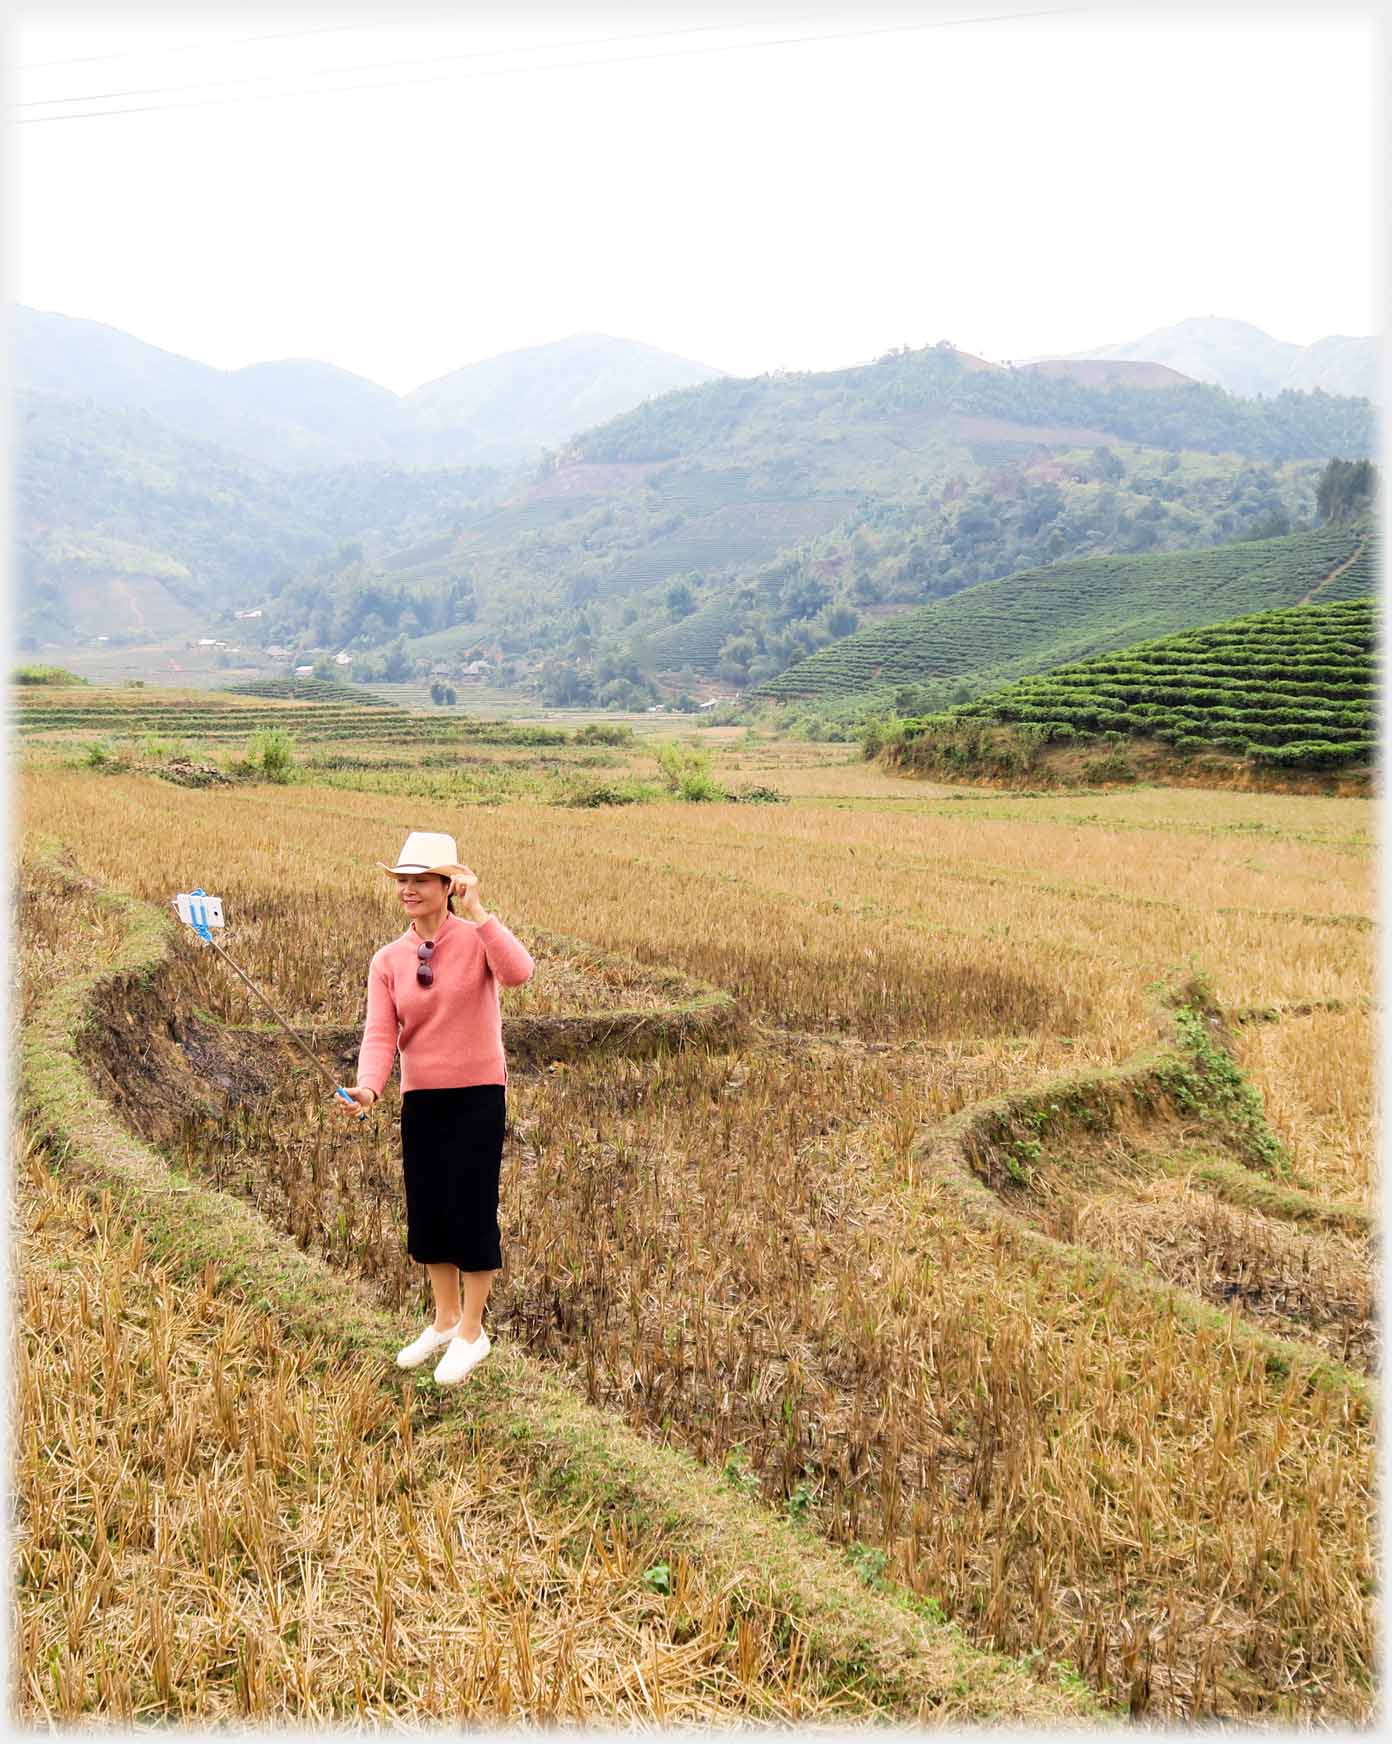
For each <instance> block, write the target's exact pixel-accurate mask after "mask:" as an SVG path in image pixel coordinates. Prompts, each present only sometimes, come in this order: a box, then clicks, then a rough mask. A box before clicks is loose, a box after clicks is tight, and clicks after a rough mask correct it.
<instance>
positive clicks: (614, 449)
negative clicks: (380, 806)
mask: <svg viewBox="0 0 1392 1744" xmlns="http://www.w3.org/2000/svg"><path fill="white" fill-rule="evenodd" d="M1143 438H1144V439H1145V440H1143ZM1372 438H1373V418H1372V411H1371V407H1369V406H1368V404H1367V403H1366V402H1364V401H1341V400H1333V399H1329V398H1327V397H1323V396H1306V395H1287V396H1283V397H1282V398H1281V399H1280V400H1278V401H1275V402H1267V403H1261V402H1244V401H1238V400H1233V399H1232V398H1230V396H1228V395H1225V394H1223V393H1221V392H1220V391H1218V390H1216V389H1213V388H1207V387H1202V386H1198V385H1192V386H1189V387H1181V388H1168V389H1165V388H1160V389H1157V388H1144V389H1142V388H1119V387H1112V388H1101V387H1089V386H1087V385H1084V384H1079V383H1077V382H1074V381H1070V380H1051V379H1049V378H1047V377H1043V376H1036V375H1030V374H1029V373H1027V372H1023V371H1014V372H1012V371H1009V370H1004V369H993V368H973V367H971V365H970V363H969V362H968V361H966V360H963V359H962V358H961V357H959V356H958V355H957V354H955V353H953V352H951V351H944V350H942V349H940V348H937V347H934V348H930V349H929V350H926V351H923V352H913V353H907V352H905V353H892V354H890V355H889V356H887V357H886V358H885V359H883V360H881V362H880V363H878V364H871V365H866V366H864V367H862V368H859V369H854V370H843V371H833V372H827V373H824V374H809V375H790V376H768V377H760V378H755V379H751V380H744V381H736V380H730V379H726V380H721V381H716V382H712V383H709V384H707V385H705V386H703V387H697V388H690V389H685V390H680V391H678V392H675V393H671V394H665V395H662V396H660V397H659V398H657V399H654V400H651V401H649V402H647V403H646V404H645V405H644V406H642V407H640V408H638V409H637V410H636V411H634V412H631V413H628V414H626V415H625V416H624V417H622V418H619V419H615V420H612V421H611V422H610V423H608V424H607V425H604V426H602V427H601V428H599V429H598V430H595V431H591V432H588V433H587V434H585V435H584V436H582V437H580V438H577V439H576V440H575V441H574V442H573V443H571V444H570V445H569V446H568V447H567V448H566V449H565V450H564V451H562V452H561V453H560V454H558V455H555V456H553V457H552V458H551V459H550V460H549V461H548V462H547V463H546V464H545V465H543V466H542V467H541V468H540V469H539V470H538V476H537V477H536V478H535V479H534V481H533V482H532V483H531V484H530V486H529V487H528V488H526V489H525V490H523V491H520V492H518V493H517V495H516V496H515V497H514V498H513V499H512V501H511V502H509V503H508V504H507V505H506V506H505V507H503V508H501V509H500V510H499V511H498V512H497V514H496V516H495V517H493V518H492V519H491V520H490V521H488V522H487V523H483V522H476V523H474V524H473V525H471V526H470V527H469V528H468V529H466V530H465V532H464V534H463V535H462V536H461V537H460V539H459V541H458V542H457V544H456V545H455V546H454V547H453V548H452V549H451V550H450V551H449V552H448V553H443V552H442V553H437V555H436V556H435V557H434V559H433V560H432V563H431V564H428V565H426V566H423V567H421V566H410V565H404V564H403V565H402V566H401V567H400V568H396V569H394V570H393V577H394V578H395V579H397V580H401V581H403V582H407V583H409V584H410V585H411V586H413V587H414V588H416V589H417V590H418V591H419V592H420V593H422V594H425V593H429V592H430V591H431V590H435V591H436V592H437V593H438V591H439V590H442V589H443V588H444V587H445V586H446V585H447V583H448V581H449V580H450V578H451V576H452V575H453V576H454V577H455V578H456V579H457V574H458V571H459V569H460V568H461V566H462V567H463V569H464V570H466V571H467V574H468V577H469V579H470V583H471V586H472V591H473V598H474V600H475V602H476V607H477V610H476V616H475V618H474V619H472V620H471V621H470V622H469V624H468V625H467V626H464V627H462V628H455V627H451V628H448V629H444V630H433V631H432V632H431V634H429V635H428V636H425V637H421V636H411V635H408V638H407V642H406V649H407V652H408V653H409V654H412V655H416V656H419V657H423V658H427V659H430V660H432V661H442V662H446V663H447V662H449V661H450V660H451V659H455V658H457V657H459V656H460V655H462V654H466V653H468V652H469V651H470V650H471V649H472V648H474V647H475V646H476V645H477V643H478V641H479V639H480V638H482V639H483V640H484V641H485V642H487V643H488V644H489V645H491V646H494V647H495V648H496V649H497V650H499V652H500V654H501V656H502V657H503V658H504V659H506V660H509V661H511V662H512V664H513V669H514V672H515V673H516V674H518V675H519V676H521V677H522V678H524V679H526V680H527V681H528V682H532V683H536V684H539V685H540V686H541V687H542V694H543V695H545V696H546V697H547V699H548V700H550V701H555V702H570V701H577V702H588V701H590V700H592V699H596V698H598V699H601V700H610V699H614V700H618V699H622V700H624V701H625V703H626V704H631V703H634V702H636V701H641V700H642V699H643V695H642V694H640V692H641V686H642V685H644V684H646V685H648V686H649V692H648V693H650V687H651V683H652V681H653V680H654V679H655V678H657V679H660V680H661V682H662V683H663V684H665V685H667V686H669V687H670V688H671V689H672V690H677V691H679V690H680V689H681V688H683V687H687V688H689V687H690V686H691V685H692V684H694V683H697V682H698V681H700V680H701V679H703V678H706V677H709V676H718V677H720V678H722V679H724V680H725V681H726V682H728V683H731V684H735V685H741V684H744V683H746V682H755V683H757V682H758V681H759V680H761V679H764V678H767V677H770V676H772V675H773V674H774V673H776V672H777V671H780V670H782V669H783V668H784V667H786V666H788V665H790V664H792V663H793V662H794V661H795V660H797V659H798V658H799V657H801V656H804V655H806V654H809V653H811V652H812V651H813V650H815V649H816V648H818V647H820V646H824V645H826V644H828V643H830V642H832V641H834V640H836V639H837V638H838V637H840V636H844V635H845V634H847V633H848V632H849V631H852V630H854V629H856V628H857V626H858V625H859V623H860V622H861V621H862V620H861V614H862V613H874V612H876V611H882V610H885V609H890V608H900V607H908V606H912V605H918V604H921V603H923V602H925V601H927V600H931V599H934V598H943V597H947V596H948V595H950V594H953V593H956V592H959V591H960V590H961V589H962V588H964V587H968V586H971V585H972V584H974V583H977V582H982V581H986V580H991V579H995V578H998V577H1001V576H1005V575H1008V574H1010V573H1012V572H1013V571H1015V570H1019V569H1022V568H1027V567H1030V566H1031V565H1035V564H1040V563H1045V562H1048V561H1050V560H1053V559H1062V558H1066V557H1068V556H1071V555H1080V554H1083V553H1089V554H1091V553H1100V552H1106V551H1112V550H1120V551H1139V550H1145V549H1157V550H1165V549H1178V548H1182V547H1186V546H1194V545H1202V544H1212V543H1219V542H1221V541H1222V540H1224V539H1225V538H1227V539H1231V538H1233V537H1235V536H1237V535H1238V534H1243V533H1258V532H1267V533H1271V534H1276V533H1282V532H1286V531H1289V530H1290V529H1291V528H1292V527H1294V526H1297V525H1299V524H1300V523H1301V522H1302V521H1304V522H1306V523H1307V524H1308V522H1309V520H1310V519H1311V518H1312V516H1313V506H1314V498H1313V491H1314V482H1315V479H1316V476H1317V473H1318V471H1319V467H1320V464H1321V461H1320V459H1319V457H1320V456H1323V455H1325V454H1326V453H1334V452H1338V453H1345V452H1347V453H1363V452H1368V451H1370V449H1371V446H1372ZM284 604H285V605H286V606H287V607H288V608H289V609H288V610H287V613H286V617H285V620H284V622H283V625H282V628H281V629H280V631H279V636H280V639H281V640H282V641H284V640H286V639H287V638H288V637H289V636H291V635H293V634H295V633H297V628H298V627H302V626H303V623H304V621H305V616H306V611H305V607H304V606H303V605H296V602H295V599H294V597H293V592H288V593H287V595H286V597H285V600H284ZM687 619H694V620H695V621H694V622H692V623H690V624H689V625H687V624H686V622H685V620H687ZM335 623H336V628H335V634H340V633H342V632H344V631H346V632H348V633H350V634H351V633H352V630H353V624H354V617H353V613H352V611H351V609H348V610H345V611H344V612H342V613H341V614H340V617H339V618H338V619H336V620H335ZM606 687H608V689H607V693H606ZM625 687H627V688H625Z"/></svg>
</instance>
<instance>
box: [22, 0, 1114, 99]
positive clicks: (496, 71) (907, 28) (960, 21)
mask: <svg viewBox="0 0 1392 1744" xmlns="http://www.w3.org/2000/svg"><path fill="white" fill-rule="evenodd" d="M1094 10H1095V7H1094V6H1058V7H1049V8H1046V9H1041V10H1035V11H1030V12H1002V13H996V14H993V15H991V16H988V17H972V18H944V19H935V20H933V21H932V22H930V23H925V24H890V25H881V26H877V27H874V28H871V29H868V30H844V31H832V32H826V33H823V34H821V35H818V36H788V37H775V38H772V39H770V40H768V41H764V42H754V43H722V44H717V45H714V46H712V47H709V48H693V49H679V50H677V51H676V52H675V53H672V54H645V55H616V56H611V57H610V58H609V59H607V60H601V61H573V60H571V61H553V62H551V63H550V64H548V65H539V66H532V67H500V68H491V69H489V70H488V71H484V72H477V73H466V74H463V75H460V74H456V73H446V74H444V75H442V76H441V77H440V78H423V79H390V80H386V81H382V82H368V83H366V84H361V85H320V86H311V87H307V88H304V89H301V90H298V91H269V92H265V93H264V94H255V93H249V94H247V95H244V96H240V97H214V98H211V99H209V100H207V101H203V102H197V101H195V102H188V103H145V104H138V105H134V106H132V107H130V108H127V109H89V110H82V111H79V112H78V113H76V114H71V115H20V116H17V117H15V118H14V119H13V120H11V121H10V123H9V125H10V126H12V127H40V126H45V125H48V124H50V123H53V122H58V121H99V120H103V119H105V118H107V117H109V116H110V117H115V116H122V115H159V114H164V113H166V112H167V111H170V110H174V109H214V108H224V107H227V106H228V105H235V104H238V103H274V102H276V101H277V100H279V99H282V98H287V97H289V98H295V97H336V96H347V95H351V94H352V93H354V92H357V91H390V90H400V89H402V88H403V87H407V86H415V85H434V84H448V83H465V82H468V81H470V80H473V79H485V78H497V77H507V76H508V75H509V74H513V73H551V72H575V71H584V70H587V69H588V68H590V67H613V66H626V65H631V64H633V63H634V62H637V61H652V60H660V61H675V60H684V59H687V58H688V57H689V56H691V55H698V54H730V53H735V52H739V51H741V50H744V51H753V50H757V49H765V48H788V47H792V46H794V45H797V44H801V43H809V42H843V41H846V40H848V39H851V38H855V37H867V36H886V35H891V34H903V33H905V32H911V31H924V30H955V29H961V28H964V27H966V26H970V25H978V24H1010V23H1020V22H1023V21H1027V20H1032V19H1036V18H1058V17H1064V16H1068V15H1076V14H1078V13H1082V12H1091V11H1094ZM693 28H703V29H704V28H709V27H706V26H700V27H693ZM658 34H666V33H662V32H659V33H658ZM169 88H170V89H175V90H177V89H180V88H181V87H178V86H174V87H169ZM70 101H72V102H75V103H76V102H84V101H90V99H85V98H80V97H74V98H71V99H70Z"/></svg>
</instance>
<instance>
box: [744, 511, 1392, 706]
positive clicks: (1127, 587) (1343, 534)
mask: <svg viewBox="0 0 1392 1744" xmlns="http://www.w3.org/2000/svg"><path fill="white" fill-rule="evenodd" d="M1377 556H1378V546H1377V539H1376V534H1375V532H1374V531H1373V529H1372V526H1371V524H1370V523H1369V522H1367V521H1366V520H1365V521H1360V522H1357V523H1353V524H1348V525H1339V526H1332V527H1323V528H1320V529H1319V530H1318V531H1316V532H1309V533H1293V534H1289V535H1287V536H1286V537H1284V538H1279V539H1263V540H1243V541H1240V542H1238V543H1235V544H1228V545H1218V546H1214V547H1211V548H1210V549H1208V550H1199V551H1172V552H1163V553H1146V554H1143V555H1138V556H1110V557H1091V558H1084V559H1081V560H1080V561H1077V562H1060V563H1054V564H1050V565H1049V566H1048V567H1047V568H1043V569H1033V570H1027V571H1025V572H1023V573H1022V574H1018V575H1011V576H1007V577H1006V578H1004V579H1003V580H1001V581H993V582H987V583H984V584H983V585H981V586H978V587H973V588H968V589H967V590H966V591H965V592H962V593H959V594H956V595H954V597H953V598H951V599H948V600H943V601H941V602H938V603H936V604H933V605H929V606H924V607H921V608H919V609H917V610H915V611H911V612H906V613H904V614H903V616H901V617H897V618H895V619H893V620H891V621H890V622H889V623H885V624H876V625H873V626H872V627H870V628H868V629H865V630H860V631H858V632H857V633H856V634H855V635H853V636H848V637H846V638H845V640H844V641H841V642H837V643H835V644H833V645H832V646H831V647H829V648H826V649H824V650H822V651H820V652H819V653H816V654H814V655H812V656H811V657H810V658H809V659H807V660H804V661H802V662H801V663H800V664H799V665H797V666H794V667H791V668H790V669H789V670H788V671H786V672H783V673H780V674H779V675H778V676H777V677H774V678H771V679H768V680H766V681H765V682H764V683H763V684H761V685H759V686H757V687H756V688H755V689H754V691H753V692H752V693H751V695H752V696H753V697H754V698H758V699H763V698H768V699H784V698H793V697H818V698H820V697H828V698H829V697H836V696H845V695H851V694H854V693H856V692H862V691H867V690H873V689H878V688H888V687H892V686H895V685H905V684H919V683H924V682H926V681H931V680H935V679H936V680H944V679H948V680H958V681H963V682H971V683H976V684H979V683H981V682H984V681H987V680H992V679H994V680H997V681H999V680H1003V679H1006V678H1013V677H1017V676H1022V675H1024V674H1026V673H1034V672H1042V671H1045V670H1047V669H1048V668H1050V667H1054V666H1059V665H1062V664H1063V663H1064V662H1065V661H1072V660H1078V659H1083V658H1086V657H1087V656H1088V655H1092V654H1099V653H1103V652H1105V651H1107V650H1111V649H1115V648H1123V647H1126V646H1127V645H1128V644H1129V643H1132V642H1135V641H1136V640H1138V639H1139V638H1140V637H1143V636H1157V635H1165V634H1168V633H1170V632H1172V631H1178V630H1185V629H1188V628H1190V627H1191V626H1194V625H1199V624H1208V623H1214V622H1216V621H1218V620H1220V619H1223V618H1229V617H1233V616H1235V615H1236V614H1238V613H1243V612H1253V611H1264V610H1267V609H1269V608H1273V607H1280V606H1293V605H1297V604H1299V603H1301V602H1302V601H1306V600H1311V601H1314V600H1319V601H1321V602H1324V601H1329V600H1336V599H1341V598H1346V597H1352V595H1353V593H1354V591H1355V590H1356V591H1357V592H1360V593H1368V592H1370V591H1373V590H1374V589H1375V587H1376V580H1375V565H1376V561H1377Z"/></svg>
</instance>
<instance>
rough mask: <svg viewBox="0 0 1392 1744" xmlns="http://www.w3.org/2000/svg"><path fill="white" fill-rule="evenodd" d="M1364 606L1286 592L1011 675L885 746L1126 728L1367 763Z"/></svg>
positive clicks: (1316, 764) (1268, 757) (1182, 741)
mask: <svg viewBox="0 0 1392 1744" xmlns="http://www.w3.org/2000/svg"><path fill="white" fill-rule="evenodd" d="M1375 632H1376V610H1375V606H1374V603H1373V601H1371V600H1368V599H1361V600H1349V601H1345V602H1341V603H1337V604H1333V605H1319V606H1316V605H1309V606H1292V607H1289V608H1287V609H1286V610H1284V611H1278V612H1258V613H1255V614H1253V615H1252V616H1250V617H1242V618H1231V619H1229V620H1228V621H1227V622H1226V623H1222V624H1213V625H1210V626H1209V627H1208V628H1207V629H1203V630H1191V631H1188V632H1187V633H1185V634H1184V635H1181V636H1166V637H1162V638H1160V639H1159V640H1157V641H1154V642H1138V643H1137V644H1136V645H1135V646H1134V647H1131V648H1126V649H1124V650H1122V651H1121V652H1120V653H1119V654H1107V655H1100V656H1098V657H1097V658H1096V659H1093V660H1084V661H1080V662H1078V663H1077V664H1076V665H1070V666H1061V667H1058V668H1057V669H1056V670H1054V671H1052V672H1047V673H1043V674H1041V675H1040V676H1038V677H1036V678H1022V679H1020V680H1018V681H1017V682H1016V683H1015V684H1012V685H1009V686H1007V687H1006V688H1005V689H1003V690H998V691H994V692H992V694H991V695H990V696H986V697H982V698H980V699H978V700H977V701H976V702H972V703H963V704H962V705H961V706H959V707H958V708H955V709H952V710H949V711H948V712H947V713H946V714H945V715H926V716H924V717H922V718H921V719H919V720H915V721H909V722H906V723H905V725H904V727H903V729H902V731H901V732H900V733H899V735H898V736H897V737H896V739H895V740H894V744H893V750H892V755H893V757H894V759H895V760H897V761H898V762H900V763H901V764H903V765H905V766H907V767H927V766H929V765H930V763H931V764H934V765H936V763H937V762H938V761H940V760H941V758H942V757H943V756H944V755H945V754H947V753H948V752H949V751H950V750H951V749H954V748H955V749H957V750H959V751H960V753H961V757H962V759H963V764H964V766H965V763H966V762H967V761H970V759H971V757H972V756H973V755H974V754H985V753H984V747H981V746H979V745H978V746H977V747H976V752H975V753H974V752H973V729H974V728H977V729H979V725H980V723H983V722H1004V723H1007V724H1015V725H1018V726H1019V727H1020V729H1021V731H1022V732H1023V733H1024V735H1025V736H1026V737H1028V738H1029V739H1030V740H1031V741H1032V742H1033V743H1034V744H1036V745H1045V744H1069V743H1072V742H1073V741H1075V740H1077V739H1078V737H1079V736H1080V735H1083V736H1085V737H1088V736H1090V737H1094V738H1095V737H1096V736H1097V735H1100V734H1102V733H1110V734H1126V735H1130V736H1132V737H1137V738H1146V739H1154V740H1158V741H1160V742H1161V743H1162V744H1165V745H1169V746H1172V747H1173V749H1174V750H1175V751H1176V752H1177V753H1179V754H1180V755H1192V754H1195V753H1198V752H1204V751H1210V750H1219V751H1226V752H1231V753H1233V754H1234V755H1236V756H1240V757H1245V758H1248V759H1250V760H1251V761H1252V762H1253V763H1256V764H1259V765H1262V766H1265V767H1272V768H1293V769H1333V768H1339V767H1342V766H1344V765H1352V764H1367V763H1369V762H1370V761H1371V760H1372V757H1373V754H1374V750H1375V732H1376V717H1375V709H1376V702H1377V679H1378V673H1377V667H1376V664H1375V649H1374V636H1375ZM977 736H978V738H979V731H978V735H977Z"/></svg>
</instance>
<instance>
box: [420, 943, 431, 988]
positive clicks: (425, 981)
mask: <svg viewBox="0 0 1392 1744" xmlns="http://www.w3.org/2000/svg"><path fill="white" fill-rule="evenodd" d="M434 954H435V941H434V939H426V940H425V942H424V943H423V944H422V945H421V947H420V949H419V950H418V951H417V952H416V956H417V957H418V958H419V961H418V962H417V964H416V982H417V984H418V985H419V986H421V987H431V986H433V985H434V982H435V971H434V970H433V969H432V968H431V967H430V959H431V957H432V956H434Z"/></svg>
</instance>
